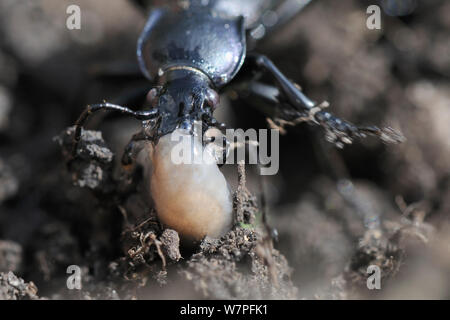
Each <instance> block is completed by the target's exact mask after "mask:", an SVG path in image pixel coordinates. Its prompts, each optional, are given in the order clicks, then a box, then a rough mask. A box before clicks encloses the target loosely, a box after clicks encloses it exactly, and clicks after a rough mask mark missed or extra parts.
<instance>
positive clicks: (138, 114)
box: [72, 102, 159, 158]
mask: <svg viewBox="0 0 450 320" xmlns="http://www.w3.org/2000/svg"><path fill="white" fill-rule="evenodd" d="M99 110H109V111H119V112H121V113H122V114H126V115H130V116H133V117H135V118H136V119H137V120H142V121H145V120H151V119H155V118H156V117H158V115H159V110H158V109H151V110H143V111H133V110H131V109H129V108H126V107H122V106H120V105H116V104H112V103H108V102H104V103H100V104H93V105H88V106H87V108H86V109H85V110H84V111H83V113H82V114H81V115H80V117H79V118H78V120H77V122H76V123H75V134H74V137H73V147H72V157H73V158H75V157H76V155H77V151H78V144H79V142H80V139H81V129H82V127H83V125H84V124H85V122H86V121H87V119H88V118H89V116H90V115H91V114H92V113H94V112H96V111H99Z"/></svg>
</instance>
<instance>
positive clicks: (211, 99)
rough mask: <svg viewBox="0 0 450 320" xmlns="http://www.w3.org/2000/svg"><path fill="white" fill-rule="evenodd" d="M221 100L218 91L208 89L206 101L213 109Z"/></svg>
mask: <svg viewBox="0 0 450 320" xmlns="http://www.w3.org/2000/svg"><path fill="white" fill-rule="evenodd" d="M219 101H220V98H219V94H218V93H217V92H216V91H214V90H213V89H208V90H207V91H206V97H205V102H206V104H207V105H208V106H209V107H211V109H215V108H217V107H218V106H219Z"/></svg>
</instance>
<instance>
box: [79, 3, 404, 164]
mask: <svg viewBox="0 0 450 320" xmlns="http://www.w3.org/2000/svg"><path fill="white" fill-rule="evenodd" d="M308 2H310V0H303V1H302V0H284V1H274V0H251V1H247V0H246V1H244V0H183V1H181V0H176V1H175V0H171V1H154V2H153V4H152V6H151V12H150V15H149V17H148V20H147V23H146V25H145V27H144V30H143V31H142V34H141V35H140V37H139V40H138V44H137V59H138V62H139V67H140V69H141V71H142V73H143V74H144V75H145V76H146V78H148V80H149V81H151V82H152V84H153V85H154V87H153V88H152V89H151V90H150V91H149V92H148V94H147V103H146V108H145V110H141V111H133V110H131V109H129V108H126V107H123V106H119V105H114V104H110V103H106V102H105V103H102V104H97V105H91V106H88V108H87V109H86V110H85V111H84V112H83V114H82V115H81V116H80V118H79V119H78V121H77V123H76V131H75V136H74V148H73V156H74V157H75V156H76V155H77V146H78V141H79V140H80V135H81V127H82V125H83V124H84V122H85V121H86V119H87V118H88V116H89V115H90V114H91V113H92V112H94V111H97V110H102V109H106V110H116V111H120V112H122V113H125V114H129V115H132V116H134V117H135V118H137V119H139V120H141V121H143V130H142V132H141V133H138V134H136V135H134V137H133V139H132V140H131V142H130V144H129V145H128V146H127V148H126V152H125V154H124V157H123V160H122V161H123V164H124V165H128V164H130V163H131V162H132V161H133V157H134V155H135V154H137V152H136V150H135V145H137V144H136V143H134V142H136V141H139V140H153V141H157V140H158V139H159V138H160V137H162V136H164V135H166V134H168V133H171V132H173V131H174V130H175V129H177V128H183V129H187V130H193V129H192V128H193V123H194V121H201V122H202V124H203V131H205V130H207V129H208V128H211V127H219V128H220V127H222V126H223V124H219V123H218V122H217V121H216V119H215V118H214V117H213V112H214V110H215V109H216V108H217V107H218V104H219V93H220V91H221V89H223V88H224V87H225V86H228V85H233V86H234V87H235V88H236V90H237V91H238V92H245V93H247V94H249V93H250V94H252V95H255V96H258V97H261V98H262V100H263V101H265V102H266V103H267V104H268V105H270V106H271V109H270V110H271V111H270V112H269V113H270V117H271V118H272V119H273V121H274V123H275V125H277V124H282V123H297V122H300V121H307V122H310V123H315V124H318V125H320V126H322V127H323V128H324V129H325V131H326V134H327V138H328V140H330V141H331V142H333V143H335V144H336V145H337V146H339V147H341V146H343V144H345V143H351V142H352V139H353V138H355V137H363V136H365V135H366V134H371V135H377V136H379V137H381V138H382V139H383V140H385V141H388V142H396V141H398V140H401V137H400V136H399V135H397V134H395V132H394V131H393V130H391V129H389V128H384V129H379V128H377V127H357V126H355V125H353V124H351V123H349V122H347V121H345V120H341V119H339V118H337V117H335V116H334V115H332V114H331V113H329V112H326V111H324V110H323V108H324V107H326V106H327V104H326V103H319V104H316V102H314V101H312V100H310V99H309V98H308V97H306V96H305V95H304V94H303V93H302V91H301V90H300V87H299V86H298V85H296V84H294V83H292V82H291V81H290V80H288V79H287V78H286V77H285V76H284V75H283V73H282V72H281V71H280V70H279V69H278V68H277V67H276V66H275V65H274V64H273V63H272V61H271V60H269V59H268V58H267V57H266V56H264V55H261V54H258V53H255V52H251V50H249V47H253V45H252V44H253V42H255V41H256V40H257V39H259V38H261V37H262V36H263V35H265V34H269V33H271V31H272V30H273V29H274V28H275V27H277V26H280V25H281V24H283V23H284V22H286V21H287V20H289V19H290V18H291V17H292V16H294V14H295V13H296V12H298V11H300V10H301V9H302V8H303V7H304V6H305V5H306V4H307V3H308ZM244 66H245V68H243V67H244ZM244 69H245V70H246V71H245V72H247V73H248V76H246V77H239V78H240V79H245V80H241V82H240V83H235V82H236V81H233V78H235V76H236V75H237V74H238V73H239V72H240V70H244ZM249 70H250V72H249ZM251 71H257V72H251ZM258 72H259V73H261V72H266V73H268V74H270V75H271V76H272V79H273V84H263V83H261V82H260V81H259V80H258V78H257V77H256V76H255V77H252V75H254V74H258ZM265 109H266V110H267V108H265Z"/></svg>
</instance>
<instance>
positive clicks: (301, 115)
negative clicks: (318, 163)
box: [248, 54, 404, 147]
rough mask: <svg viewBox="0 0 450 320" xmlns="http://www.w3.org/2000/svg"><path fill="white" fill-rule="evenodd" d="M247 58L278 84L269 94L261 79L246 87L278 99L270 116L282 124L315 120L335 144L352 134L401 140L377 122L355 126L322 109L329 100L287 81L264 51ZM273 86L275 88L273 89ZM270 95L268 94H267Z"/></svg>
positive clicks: (342, 144) (401, 139) (259, 93)
mask: <svg viewBox="0 0 450 320" xmlns="http://www.w3.org/2000/svg"><path fill="white" fill-rule="evenodd" d="M249 59H250V60H251V61H252V62H253V64H254V67H255V68H257V69H258V70H262V71H266V72H269V73H270V74H271V75H272V76H273V77H274V79H275V81H276V83H277V85H278V86H277V87H278V88H275V87H270V86H266V89H265V90H267V89H268V88H269V87H270V88H271V90H269V92H270V93H269V94H267V93H265V92H264V91H265V90H262V87H261V85H262V84H261V83H259V85H258V83H257V82H254V81H253V82H249V86H248V90H250V91H252V93H253V94H256V95H259V96H262V97H264V98H265V99H266V100H267V99H268V100H272V101H277V104H278V108H277V109H278V110H275V112H274V114H275V116H272V119H273V120H274V121H275V123H276V124H278V125H280V126H281V127H282V126H284V125H295V124H297V123H299V122H309V123H313V124H318V125H320V126H321V127H323V128H324V129H325V131H326V135H327V139H328V140H329V141H330V142H332V143H335V144H336V146H338V147H343V146H344V144H350V143H352V141H353V139H354V138H363V137H366V136H367V135H374V136H377V137H379V138H380V139H382V140H383V141H384V142H387V143H399V142H402V141H404V137H403V135H402V134H400V133H397V132H395V131H394V130H393V129H392V128H389V127H387V128H381V129H380V128H378V127H376V126H366V127H364V126H356V125H354V124H352V123H350V122H348V121H346V120H343V119H340V118H338V117H336V116H335V115H333V114H332V113H330V112H327V111H324V109H325V108H327V107H328V106H329V104H328V102H326V101H325V102H322V103H320V104H317V103H316V102H314V101H313V100H311V99H310V98H308V97H307V96H306V95H305V94H303V92H302V91H301V89H300V87H299V86H298V85H296V84H295V83H293V82H292V81H290V80H289V79H288V78H287V77H286V76H285V75H284V74H283V73H282V72H281V71H280V70H279V69H278V68H277V67H276V66H275V65H274V63H273V62H272V61H271V60H270V59H268V58H267V57H266V56H264V55H259V54H252V55H250V56H249ZM274 90H277V92H276V93H275V92H274ZM269 95H270V97H269Z"/></svg>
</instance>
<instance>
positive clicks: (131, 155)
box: [121, 131, 149, 186]
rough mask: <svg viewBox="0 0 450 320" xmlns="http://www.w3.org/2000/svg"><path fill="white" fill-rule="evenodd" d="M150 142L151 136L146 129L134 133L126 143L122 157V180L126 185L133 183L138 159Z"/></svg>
mask: <svg viewBox="0 0 450 320" xmlns="http://www.w3.org/2000/svg"><path fill="white" fill-rule="evenodd" d="M148 142H149V138H148V137H147V135H146V134H145V133H144V131H140V132H138V133H136V134H134V135H133V137H132V138H131V139H130V141H129V142H128V144H127V145H126V147H125V150H124V152H123V155H122V159H121V169H122V170H121V180H122V181H124V182H125V185H126V186H130V185H132V184H133V176H134V173H135V168H136V159H137V157H138V156H139V153H140V152H141V151H142V150H143V149H144V147H145V146H146V144H147V143H148Z"/></svg>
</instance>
